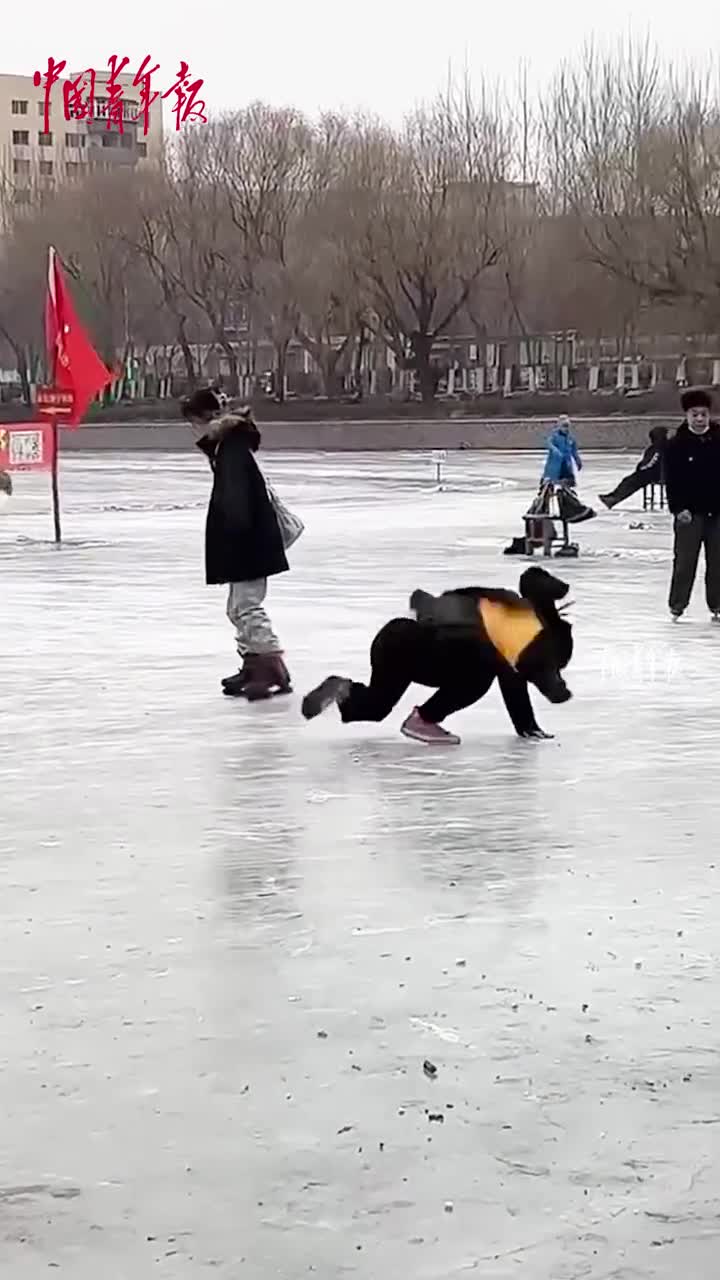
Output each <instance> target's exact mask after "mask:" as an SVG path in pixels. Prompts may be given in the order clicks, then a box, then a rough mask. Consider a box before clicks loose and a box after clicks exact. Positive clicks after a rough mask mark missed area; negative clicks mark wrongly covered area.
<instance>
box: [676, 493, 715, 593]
mask: <svg viewBox="0 0 720 1280" xmlns="http://www.w3.org/2000/svg"><path fill="white" fill-rule="evenodd" d="M702 547H704V548H705V599H706V601H707V606H708V609H709V610H710V612H711V613H718V612H720V516H693V518H692V520H691V521H690V523H689V524H678V522H677V518H676V519H675V542H674V547H673V571H672V579H671V582H670V597H669V600H668V604H669V605H670V608H671V610H672V612H673V613H684V612H685V610H686V609H687V607H688V604H689V603H690V596H691V595H692V589H693V586H694V584H695V575H696V573H697V567H698V560H699V558H700V549H701V548H702Z"/></svg>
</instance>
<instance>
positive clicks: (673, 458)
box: [664, 422, 720, 516]
mask: <svg viewBox="0 0 720 1280" xmlns="http://www.w3.org/2000/svg"><path fill="white" fill-rule="evenodd" d="M664 466H665V489H666V493H667V502H668V507H669V508H670V510H671V511H672V513H673V515H677V514H678V512H679V511H690V512H691V513H692V515H694V516H717V515H720V425H718V423H717V422H711V423H710V427H709V429H708V430H707V431H706V432H705V433H704V435H695V434H694V433H693V432H692V431H691V430H690V428H689V427H688V425H687V423H686V422H683V424H682V426H681V427H678V430H677V432H676V433H675V435H674V436H673V438H672V440H671V441H670V443H669V444H668V446H667V448H666V450H665V456H664Z"/></svg>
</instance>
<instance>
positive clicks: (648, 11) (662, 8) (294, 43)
mask: <svg viewBox="0 0 720 1280" xmlns="http://www.w3.org/2000/svg"><path fill="white" fill-rule="evenodd" d="M630 15H631V16H630ZM113 30H115V32H116V33H117V34H116V35H111V34H110V33H111V32H112V31H113ZM631 33H632V34H634V35H635V36H639V37H640V38H643V37H645V36H647V35H648V34H649V35H650V36H651V38H652V40H653V41H654V42H655V43H656V44H657V46H658V47H659V49H660V51H661V52H662V53H663V54H664V55H665V56H668V57H670V56H674V57H676V58H677V59H678V60H679V61H680V62H683V61H686V60H688V59H691V60H698V61H699V62H702V63H704V64H707V59H708V56H709V51H711V50H714V49H717V48H718V46H719V45H720V9H719V8H718V7H717V6H716V5H714V4H711V3H710V0H686V3H685V4H683V5H681V6H678V5H677V4H670V3H669V2H668V0H631V3H630V4H629V5H628V3H627V0H603V2H602V4H600V5H597V6H596V5H585V4H582V3H580V0H575V2H572V0H547V2H546V3H544V4H543V3H538V0H519V2H518V3H515V4H512V3H508V4H498V3H494V4H491V5H484V4H480V3H477V0H449V2H447V3H443V0H433V2H432V3H430V0H415V2H414V3H407V2H405V0H350V2H349V3H343V0H340V3H338V2H337V0H309V2H307V3H298V2H297V0H266V2H265V3H261V2H260V0H244V3H241V4H239V3H234V4H233V3H228V2H227V0H226V2H225V3H220V2H219V0H203V2H202V3H195V4H190V3H189V2H188V0H178V3H177V4H175V3H169V0H146V2H145V3H142V4H140V3H139V2H138V0H125V2H124V3H123V4H122V5H121V6H120V7H119V8H118V7H117V6H115V7H113V6H112V5H109V6H108V5H105V6H103V5H99V4H98V3H97V0H75V3H74V4H73V5H72V7H71V8H68V7H67V6H62V5H57V6H55V5H52V4H50V2H49V0H46V3H45V4H44V5H43V12H42V22H38V23H33V22H30V21H29V22H27V23H25V22H12V23H6V24H4V29H3V38H2V55H1V56H0V70H2V71H4V72H10V73H19V74H30V73H32V72H33V71H35V70H36V69H41V70H44V69H45V67H46V66H47V59H48V56H49V55H52V56H54V57H55V58H57V59H59V58H65V59H66V60H67V64H68V70H69V69H71V68H75V67H80V66H88V65H94V66H95V67H96V68H101V67H104V66H105V65H106V64H107V59H108V57H109V56H110V55H111V54H115V53H116V54H120V55H124V54H127V55H128V56H129V58H130V66H129V67H128V68H126V70H128V71H130V70H132V71H134V70H135V69H136V65H139V63H140V62H141V61H142V59H143V57H144V56H145V55H146V54H150V55H151V56H152V58H153V60H154V62H159V63H160V71H159V72H158V74H157V76H156V78H155V79H156V87H160V88H161V89H162V90H165V89H167V88H169V87H170V86H171V84H172V83H173V81H174V79H175V75H176V72H177V68H178V63H179V59H181V58H184V59H185V60H186V61H187V62H188V63H189V64H190V70H191V72H192V75H193V78H196V77H200V78H202V79H203V80H204V82H205V84H204V91H205V95H206V99H207V104H208V106H209V107H210V108H212V109H216V110H220V109H228V108H233V107H240V106H243V105H244V104H246V103H248V102H250V101H252V100H254V99H257V98H261V99H263V100H265V101H267V102H272V103H275V104H290V103H292V104H295V105H298V106H301V107H302V108H304V109H305V110H306V111H309V112H315V111H317V110H318V109H321V108H341V107H346V108H358V107H361V108H366V109H369V110H371V111H373V112H375V113H378V114H381V115H384V116H387V117H389V118H391V119H394V120H399V119H400V118H401V117H402V115H403V114H404V112H406V111H407V110H410V109H412V107H413V106H414V105H416V104H417V102H418V101H420V100H421V99H423V98H428V97H431V96H432V95H433V93H434V92H435V91H436V90H437V89H438V88H440V87H441V86H442V85H443V84H445V83H446V82H447V77H448V70H449V69H450V68H453V69H454V70H455V72H456V73H457V74H458V75H462V74H463V72H464V69H465V67H467V68H468V70H469V73H470V75H471V76H472V77H473V78H475V79H479V78H480V77H482V76H483V75H486V76H490V77H500V78H503V79H507V80H509V81H512V79H513V78H514V77H516V76H517V72H518V67H519V65H520V63H521V62H522V61H523V60H524V61H525V62H526V63H527V65H528V68H529V71H530V75H531V77H532V78H533V79H535V80H539V81H542V80H543V79H545V78H547V77H548V76H549V75H550V74H551V73H552V69H553V67H554V66H555V65H556V64H557V62H558V61H559V60H560V59H562V58H563V57H572V56H573V55H574V54H576V53H577V52H578V51H579V50H580V49H582V46H583V43H584V42H585V41H586V40H588V39H589V38H590V37H591V36H595V37H597V38H598V39H599V40H600V41H606V42H612V41H613V40H618V39H621V38H622V37H623V36H627V35H629V34H631Z"/></svg>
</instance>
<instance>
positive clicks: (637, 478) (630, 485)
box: [605, 466, 662, 507]
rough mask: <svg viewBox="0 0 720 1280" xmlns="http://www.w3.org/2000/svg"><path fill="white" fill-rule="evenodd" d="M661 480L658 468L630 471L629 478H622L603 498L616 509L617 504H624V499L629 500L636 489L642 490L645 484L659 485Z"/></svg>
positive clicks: (660, 472)
mask: <svg viewBox="0 0 720 1280" xmlns="http://www.w3.org/2000/svg"><path fill="white" fill-rule="evenodd" d="M661 480H662V471H661V469H660V467H659V466H658V467H648V468H647V469H646V470H645V471H631V472H630V475H629V476H623V478H622V480H621V481H620V483H619V484H617V485H616V486H615V488H614V489H613V491H612V493H606V494H605V497H606V498H608V499H609V501H610V502H612V504H613V506H614V507H616V506H617V504H618V503H619V502H624V501H625V499H626V498H631V497H632V495H633V494H634V493H637V491H638V489H644V488H645V485H647V484H660V481H661Z"/></svg>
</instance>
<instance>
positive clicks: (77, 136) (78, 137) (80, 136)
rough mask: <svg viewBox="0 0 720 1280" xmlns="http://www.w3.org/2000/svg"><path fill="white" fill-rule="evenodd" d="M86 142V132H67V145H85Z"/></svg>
mask: <svg viewBox="0 0 720 1280" xmlns="http://www.w3.org/2000/svg"><path fill="white" fill-rule="evenodd" d="M85 142H86V138H85V134H84V133H66V134H65V146H66V147H84V146H85Z"/></svg>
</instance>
